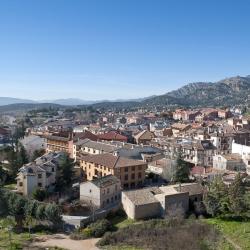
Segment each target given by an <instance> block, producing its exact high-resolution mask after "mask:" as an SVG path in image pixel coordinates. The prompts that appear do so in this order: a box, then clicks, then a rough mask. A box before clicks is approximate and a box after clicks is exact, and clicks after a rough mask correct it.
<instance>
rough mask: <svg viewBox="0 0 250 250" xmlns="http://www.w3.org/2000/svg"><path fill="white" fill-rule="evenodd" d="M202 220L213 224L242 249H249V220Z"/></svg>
mask: <svg viewBox="0 0 250 250" xmlns="http://www.w3.org/2000/svg"><path fill="white" fill-rule="evenodd" d="M204 221H205V222H206V223H208V224H210V225H215V226H216V228H217V229H218V230H219V231H220V232H222V233H223V235H224V236H225V237H226V238H227V239H229V240H230V241H231V242H232V243H234V244H236V245H237V246H239V247H241V248H242V249H244V250H245V249H246V250H247V249H250V221H235V220H234V221H232V220H223V219H216V218H212V219H206V220H204Z"/></svg>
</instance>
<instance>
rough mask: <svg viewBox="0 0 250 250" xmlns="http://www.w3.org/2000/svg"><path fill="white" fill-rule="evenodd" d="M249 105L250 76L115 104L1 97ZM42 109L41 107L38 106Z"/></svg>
mask: <svg viewBox="0 0 250 250" xmlns="http://www.w3.org/2000/svg"><path fill="white" fill-rule="evenodd" d="M249 101H250V76H246V77H241V76H236V77H231V78H226V79H224V80H221V81H218V82H215V83H212V82H196V83H189V84H187V85H185V86H184V87H181V88H179V89H177V90H174V91H171V92H168V93H166V94H164V95H158V96H150V97H146V98H140V99H131V100H115V101H109V100H105V101H84V100H81V99H75V98H68V99H58V100H43V101H34V100H27V99H18V98H11V97H0V106H3V105H9V104H18V103H23V104H36V105H34V106H36V107H38V106H39V105H40V104H44V103H46V104H56V105H63V106H78V105H93V106H96V107H103V106H104V107H112V106H121V107H126V106H128V107H131V106H137V105H138V106H148V105H159V106H162V105H180V106H223V105H225V106H227V105H238V104H246V103H249ZM41 106H42V105H41Z"/></svg>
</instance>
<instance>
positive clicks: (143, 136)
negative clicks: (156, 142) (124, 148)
mask: <svg viewBox="0 0 250 250" xmlns="http://www.w3.org/2000/svg"><path fill="white" fill-rule="evenodd" d="M155 137H156V136H155V134H154V133H153V132H151V131H148V130H143V131H141V132H140V133H138V134H137V135H134V139H135V142H136V143H137V144H143V145H148V144H150V142H151V141H152V139H153V138H155Z"/></svg>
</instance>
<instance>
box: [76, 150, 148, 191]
mask: <svg viewBox="0 0 250 250" xmlns="http://www.w3.org/2000/svg"><path fill="white" fill-rule="evenodd" d="M79 162H80V167H81V168H82V169H83V171H84V173H85V175H86V179H87V180H93V179H95V178H100V177H103V176H106V175H110V174H112V175H114V176H116V177H117V178H118V179H120V181H121V187H122V188H123V189H128V188H135V187H140V186H142V185H143V182H144V180H145V170H146V169H147V163H145V162H142V161H137V160H133V159H128V158H124V157H121V156H115V155H113V154H98V155H86V156H81V157H80V159H79Z"/></svg>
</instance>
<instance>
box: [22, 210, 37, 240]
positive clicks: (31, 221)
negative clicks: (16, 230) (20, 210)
mask: <svg viewBox="0 0 250 250" xmlns="http://www.w3.org/2000/svg"><path fill="white" fill-rule="evenodd" d="M35 224H36V220H35V219H34V218H33V217H32V215H26V216H25V220H24V226H26V227H28V230H29V237H30V235H31V229H32V227H34V226H35Z"/></svg>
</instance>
